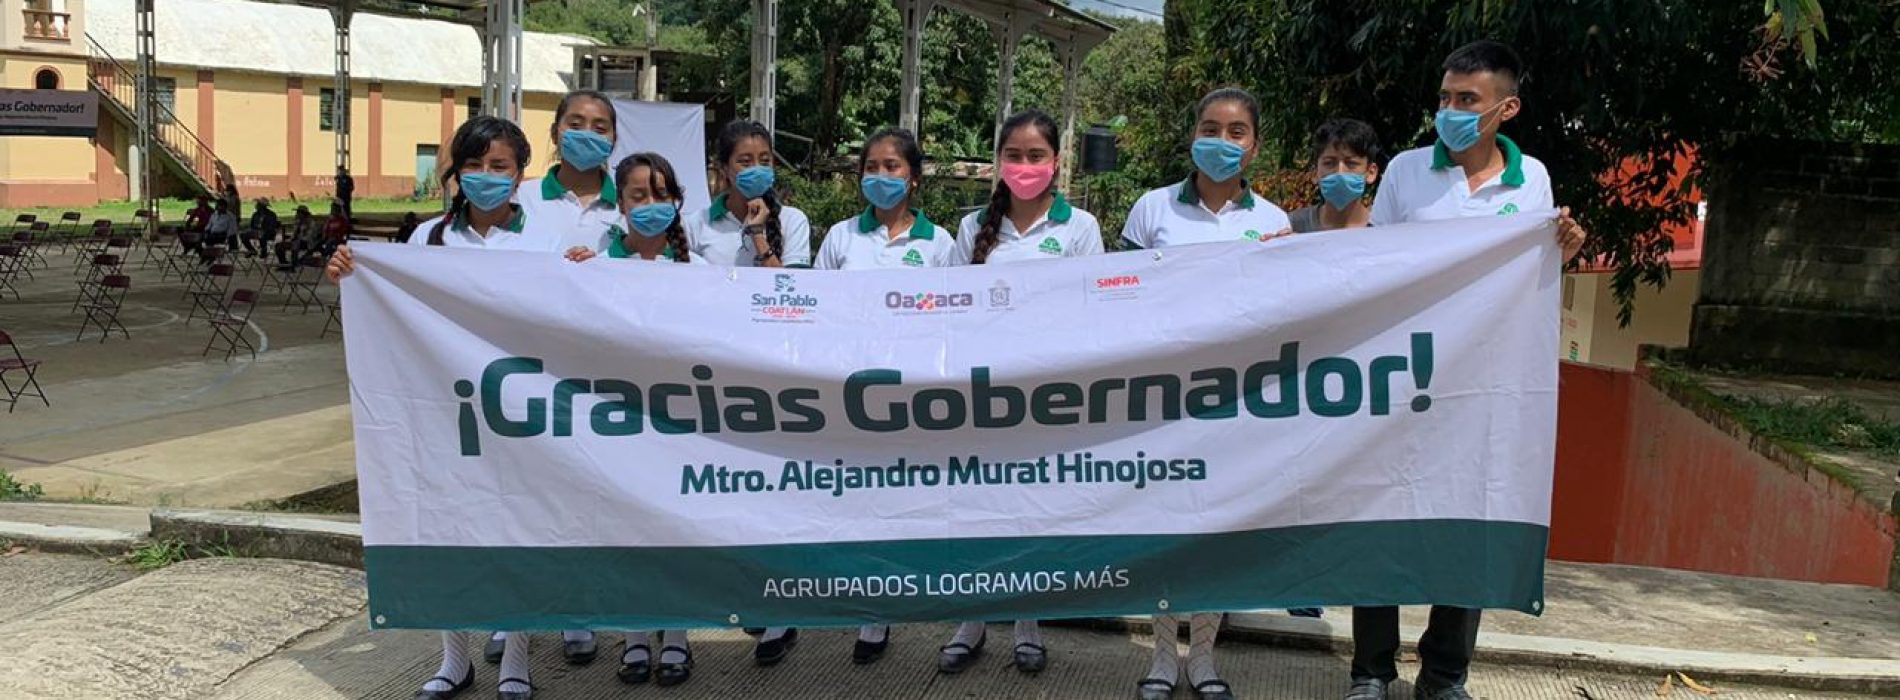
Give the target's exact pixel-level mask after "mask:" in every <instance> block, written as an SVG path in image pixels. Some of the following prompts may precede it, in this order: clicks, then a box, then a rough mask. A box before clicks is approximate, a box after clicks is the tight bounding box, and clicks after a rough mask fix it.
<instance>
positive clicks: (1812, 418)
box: [1722, 396, 1900, 457]
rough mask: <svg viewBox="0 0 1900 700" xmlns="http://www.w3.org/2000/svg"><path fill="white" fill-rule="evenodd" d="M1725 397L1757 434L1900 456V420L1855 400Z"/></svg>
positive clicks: (1732, 408)
mask: <svg viewBox="0 0 1900 700" xmlns="http://www.w3.org/2000/svg"><path fill="white" fill-rule="evenodd" d="M1722 398H1723V401H1724V402H1726V403H1727V404H1728V406H1729V408H1730V409H1731V410H1732V411H1733V412H1734V414H1735V416H1736V417H1737V418H1739V419H1741V421H1742V423H1743V424H1744V425H1746V426H1748V429H1749V430H1751V431H1753V432H1755V433H1756V434H1758V435H1763V436H1767V437H1771V438H1777V439H1782V440H1791V441H1794V442H1799V443H1802V444H1806V445H1813V446H1816V447H1828V448H1835V449H1848V450H1871V451H1873V452H1876V453H1879V454H1881V455H1885V456H1890V457H1891V456H1900V423H1891V422H1888V421H1884V420H1881V419H1880V418H1877V417H1874V416H1872V415H1869V414H1868V413H1867V411H1866V410H1865V409H1862V408H1861V407H1860V405H1858V404H1855V403H1854V402H1852V401H1846V400H1843V399H1840V398H1836V397H1831V396H1830V397H1827V398H1825V399H1822V400H1820V401H1791V400H1786V399H1781V400H1767V399H1758V398H1754V397H1748V396H1725V397H1722Z"/></svg>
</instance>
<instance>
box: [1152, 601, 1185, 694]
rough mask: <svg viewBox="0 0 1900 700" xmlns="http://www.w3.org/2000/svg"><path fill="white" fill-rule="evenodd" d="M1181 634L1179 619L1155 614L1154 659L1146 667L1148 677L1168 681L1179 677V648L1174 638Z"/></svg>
mask: <svg viewBox="0 0 1900 700" xmlns="http://www.w3.org/2000/svg"><path fill="white" fill-rule="evenodd" d="M1180 635H1181V621H1180V620H1179V619H1176V618H1175V616H1173V615H1156V616H1155V618H1154V637H1155V660H1154V664H1153V665H1152V666H1149V667H1148V677H1149V678H1158V679H1161V680H1164V681H1167V682H1169V683H1173V682H1175V680H1177V679H1179V678H1180V677H1181V650H1180V648H1179V647H1178V646H1177V643H1176V641H1175V639H1176V638H1177V637H1179V636H1180Z"/></svg>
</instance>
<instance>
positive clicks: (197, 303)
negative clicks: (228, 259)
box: [185, 263, 237, 325]
mask: <svg viewBox="0 0 1900 700" xmlns="http://www.w3.org/2000/svg"><path fill="white" fill-rule="evenodd" d="M236 271H237V269H236V268H234V267H232V265H231V264H230V263H218V264H216V265H212V266H211V269H210V270H208V271H206V272H205V276H204V282H203V283H202V284H200V285H199V287H198V289H197V291H194V292H191V313H190V314H187V315H186V316H185V324H186V325H190V324H191V319H194V318H197V317H198V312H199V311H203V312H205V318H212V317H215V316H217V315H218V314H221V313H223V312H224V294H225V292H226V291H227V290H229V289H230V288H231V276H232V273H234V272H236Z"/></svg>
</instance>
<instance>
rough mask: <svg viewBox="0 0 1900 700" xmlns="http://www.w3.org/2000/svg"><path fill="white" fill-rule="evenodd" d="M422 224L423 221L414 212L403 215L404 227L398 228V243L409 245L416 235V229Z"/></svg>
mask: <svg viewBox="0 0 1900 700" xmlns="http://www.w3.org/2000/svg"><path fill="white" fill-rule="evenodd" d="M421 222H422V220H421V219H420V218H419V217H417V216H416V213H415V212H413V211H412V212H409V213H407V214H404V215H402V225H401V226H398V227H396V242H397V243H408V242H409V237H410V236H413V235H416V227H417V226H420V225H421Z"/></svg>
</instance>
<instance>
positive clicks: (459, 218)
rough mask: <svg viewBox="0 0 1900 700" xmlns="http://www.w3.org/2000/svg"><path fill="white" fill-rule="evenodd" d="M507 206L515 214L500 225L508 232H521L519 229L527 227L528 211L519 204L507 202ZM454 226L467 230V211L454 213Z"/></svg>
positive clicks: (458, 229)
mask: <svg viewBox="0 0 1900 700" xmlns="http://www.w3.org/2000/svg"><path fill="white" fill-rule="evenodd" d="M508 208H509V209H513V210H514V212H515V215H514V216H512V217H509V218H508V223H507V224H504V225H502V228H504V229H507V230H508V232H509V233H521V229H524V228H527V226H528V211H527V210H526V209H522V208H521V205H519V204H509V205H508ZM454 228H455V230H457V231H467V230H468V213H467V212H457V213H456V214H455V221H454Z"/></svg>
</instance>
